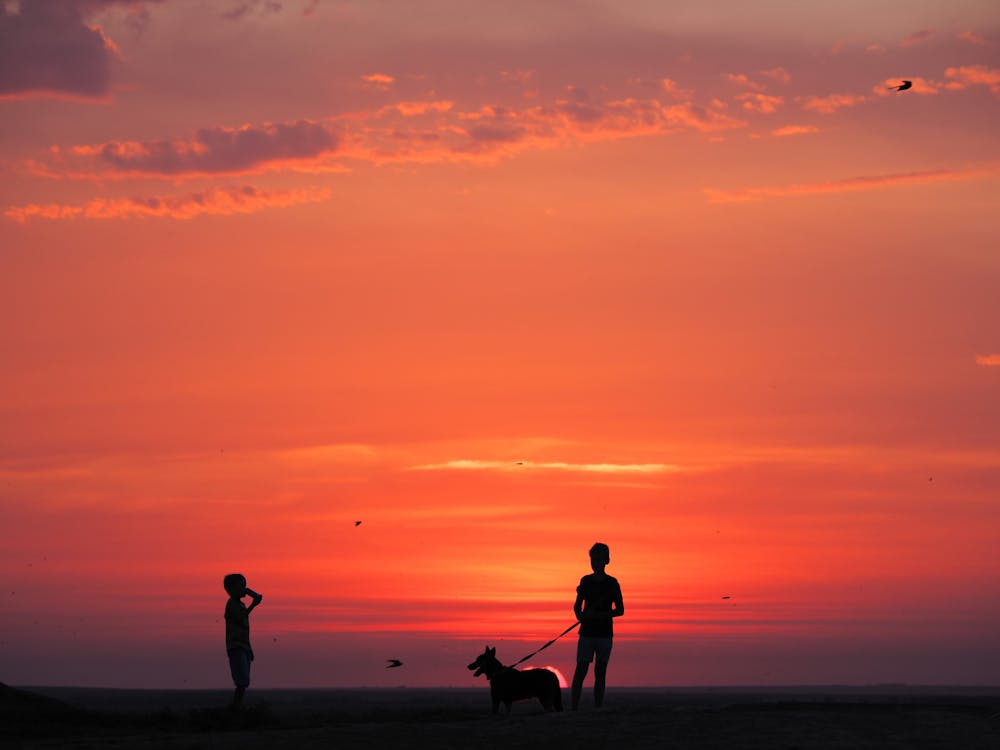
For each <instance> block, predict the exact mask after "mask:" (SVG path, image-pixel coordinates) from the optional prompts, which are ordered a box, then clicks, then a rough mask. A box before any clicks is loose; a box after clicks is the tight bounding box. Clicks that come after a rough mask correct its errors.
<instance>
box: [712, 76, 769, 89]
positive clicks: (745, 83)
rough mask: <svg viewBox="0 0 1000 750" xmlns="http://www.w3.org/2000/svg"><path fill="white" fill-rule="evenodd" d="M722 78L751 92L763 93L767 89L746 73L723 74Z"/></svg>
mask: <svg viewBox="0 0 1000 750" xmlns="http://www.w3.org/2000/svg"><path fill="white" fill-rule="evenodd" d="M722 77H723V78H725V79H726V80H727V81H729V82H730V83H734V84H736V85H737V86H741V87H743V88H746V89H750V90H751V91H763V90H764V89H766V88H767V86H765V85H764V84H763V83H759V82H757V81H753V80H751V79H750V76H748V75H746V74H745V73H723V74H722Z"/></svg>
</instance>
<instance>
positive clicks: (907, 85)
mask: <svg viewBox="0 0 1000 750" xmlns="http://www.w3.org/2000/svg"><path fill="white" fill-rule="evenodd" d="M912 87H913V81H903V82H902V83H901V84H899V85H898V86H889V87H888V88H890V89H896V91H906V90H907V89H908V88H912Z"/></svg>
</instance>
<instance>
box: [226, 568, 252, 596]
mask: <svg viewBox="0 0 1000 750" xmlns="http://www.w3.org/2000/svg"><path fill="white" fill-rule="evenodd" d="M222 587H223V588H224V589H225V590H226V593H227V594H229V595H230V596H231V597H234V598H236V599H239V598H241V597H242V596H243V595H244V594H245V593H246V591H247V579H246V577H245V576H244V575H243V574H242V573H230V574H229V575H227V576H226V577H225V578H223V579H222Z"/></svg>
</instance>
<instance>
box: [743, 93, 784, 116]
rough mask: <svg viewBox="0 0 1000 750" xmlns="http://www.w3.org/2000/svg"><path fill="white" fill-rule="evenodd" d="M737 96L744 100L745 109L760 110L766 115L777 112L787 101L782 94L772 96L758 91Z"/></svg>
mask: <svg viewBox="0 0 1000 750" xmlns="http://www.w3.org/2000/svg"><path fill="white" fill-rule="evenodd" d="M736 98H737V99H739V100H740V101H741V102H743V109H746V110H749V111H751V112H760V113H761V114H765V115H769V114H773V113H774V112H777V111H778V107H780V106H781V105H782V104H783V103H784V101H785V100H784V99H783V98H782V97H780V96H770V95H769V94H757V93H745V94H740V95H739V96H737V97H736Z"/></svg>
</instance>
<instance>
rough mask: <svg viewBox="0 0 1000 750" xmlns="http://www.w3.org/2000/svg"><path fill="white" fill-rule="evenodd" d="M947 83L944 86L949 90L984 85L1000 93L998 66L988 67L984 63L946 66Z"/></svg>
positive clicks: (999, 69) (999, 70) (999, 71)
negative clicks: (953, 66)
mask: <svg viewBox="0 0 1000 750" xmlns="http://www.w3.org/2000/svg"><path fill="white" fill-rule="evenodd" d="M944 75H945V77H946V78H947V79H948V83H946V84H945V88H947V89H950V90H953V91H954V90H958V91H960V90H962V89H967V88H969V87H970V86H986V87H987V88H988V89H989V90H990V91H992V92H993V93H994V94H1000V68H988V67H986V66H985V65H962V66H960V67H957V68H948V69H947V70H945V72H944Z"/></svg>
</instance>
